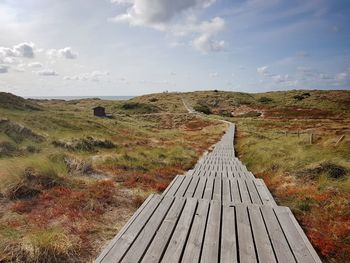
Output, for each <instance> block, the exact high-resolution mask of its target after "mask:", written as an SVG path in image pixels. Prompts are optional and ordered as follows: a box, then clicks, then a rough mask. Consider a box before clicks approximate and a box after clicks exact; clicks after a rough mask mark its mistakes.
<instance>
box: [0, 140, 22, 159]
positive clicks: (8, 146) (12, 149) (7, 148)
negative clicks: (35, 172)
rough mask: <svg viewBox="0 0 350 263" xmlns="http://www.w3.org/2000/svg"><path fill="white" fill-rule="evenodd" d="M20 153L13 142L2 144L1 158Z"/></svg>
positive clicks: (0, 145)
mask: <svg viewBox="0 0 350 263" xmlns="http://www.w3.org/2000/svg"><path fill="white" fill-rule="evenodd" d="M17 151H18V148H17V145H16V144H14V143H11V142H0V157H10V156H14V155H15V154H16V152H17Z"/></svg>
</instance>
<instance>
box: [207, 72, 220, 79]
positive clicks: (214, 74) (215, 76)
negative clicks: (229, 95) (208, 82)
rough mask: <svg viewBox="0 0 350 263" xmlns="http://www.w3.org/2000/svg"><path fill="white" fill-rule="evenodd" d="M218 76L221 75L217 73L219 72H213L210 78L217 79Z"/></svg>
mask: <svg viewBox="0 0 350 263" xmlns="http://www.w3.org/2000/svg"><path fill="white" fill-rule="evenodd" d="M218 76H219V73H217V72H213V73H210V74H209V77H211V78H217V77H218Z"/></svg>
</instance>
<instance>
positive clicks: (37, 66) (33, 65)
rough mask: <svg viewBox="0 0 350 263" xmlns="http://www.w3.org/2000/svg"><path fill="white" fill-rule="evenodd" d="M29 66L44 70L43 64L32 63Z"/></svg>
mask: <svg viewBox="0 0 350 263" xmlns="http://www.w3.org/2000/svg"><path fill="white" fill-rule="evenodd" d="M27 66H28V67H30V68H42V67H43V64H41V63H40V62H32V63H29V64H28V65H27Z"/></svg>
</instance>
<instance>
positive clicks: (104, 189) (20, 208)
mask: <svg viewBox="0 0 350 263" xmlns="http://www.w3.org/2000/svg"><path fill="white" fill-rule="evenodd" d="M79 185H80V186H79V188H65V187H54V188H52V189H50V190H48V191H46V192H44V193H42V194H40V195H39V196H38V197H37V198H35V199H30V200H18V201H16V202H15V203H14V204H13V205H12V210H13V211H15V212H17V213H20V214H22V215H24V216H25V223H26V224H27V225H28V226H30V227H31V228H33V229H34V228H42V229H43V228H47V227H50V226H51V225H52V224H57V222H59V224H60V225H61V226H62V227H64V229H66V231H67V233H69V234H72V235H74V236H76V237H78V238H79V241H80V242H79V243H80V244H81V245H80V249H81V251H80V252H79V254H80V255H81V256H82V255H84V254H90V253H91V251H90V250H91V249H94V248H93V247H92V245H93V244H92V243H91V242H92V240H93V239H92V238H91V235H92V234H93V229H94V227H95V224H97V223H98V222H99V220H100V219H101V216H102V215H103V214H104V213H105V212H106V211H108V210H109V209H111V207H113V206H119V205H122V206H128V205H130V204H132V205H134V201H133V200H129V201H128V199H127V198H123V197H122V196H121V195H120V194H119V191H118V189H117V188H116V186H115V183H113V182H112V181H101V182H96V183H93V184H91V185H88V186H84V183H81V184H79ZM135 203H137V205H138V204H139V202H135ZM6 223H7V224H8V225H10V226H13V227H21V226H23V221H21V222H20V221H14V220H11V221H8V222H6Z"/></svg>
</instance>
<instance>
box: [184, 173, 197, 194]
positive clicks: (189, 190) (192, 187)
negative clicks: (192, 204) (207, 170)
mask: <svg viewBox="0 0 350 263" xmlns="http://www.w3.org/2000/svg"><path fill="white" fill-rule="evenodd" d="M199 179H200V177H193V178H192V180H191V183H190V185H189V186H188V188H187V190H186V192H185V197H193V195H194V193H195V191H196V188H197V184H198V181H199Z"/></svg>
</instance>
